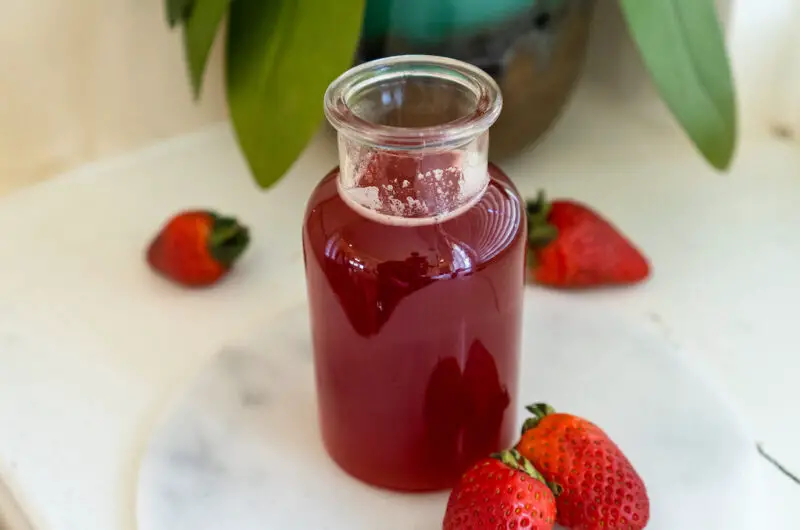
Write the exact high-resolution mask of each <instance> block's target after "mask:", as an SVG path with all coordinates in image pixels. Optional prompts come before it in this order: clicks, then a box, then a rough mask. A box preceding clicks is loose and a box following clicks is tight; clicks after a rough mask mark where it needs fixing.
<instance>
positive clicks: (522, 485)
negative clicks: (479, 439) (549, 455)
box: [442, 449, 556, 530]
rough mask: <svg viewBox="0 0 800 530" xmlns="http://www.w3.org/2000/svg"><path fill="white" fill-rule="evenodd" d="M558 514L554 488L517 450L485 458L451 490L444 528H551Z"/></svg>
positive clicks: (484, 529)
mask: <svg viewBox="0 0 800 530" xmlns="http://www.w3.org/2000/svg"><path fill="white" fill-rule="evenodd" d="M555 516H556V503H555V499H554V497H553V492H552V491H550V488H549V487H548V486H547V484H545V482H544V480H543V479H542V477H541V475H540V474H539V473H538V472H537V471H536V469H535V468H534V467H533V466H532V465H531V463H530V462H528V461H527V460H525V459H524V458H522V457H521V456H520V454H519V453H518V452H517V451H515V450H513V449H512V450H510V451H504V452H502V453H499V454H496V455H493V456H491V457H488V458H484V459H482V460H480V461H479V462H477V463H476V464H475V465H474V466H472V467H471V468H470V469H469V470H467V472H466V473H464V475H463V476H462V477H461V480H460V481H459V482H458V484H456V487H455V488H453V491H452V492H451V493H450V499H449V500H448V501H447V511H446V512H445V515H444V521H443V523H442V529H443V530H496V529H497V528H510V529H519V530H550V529H551V528H553V523H554V521H555Z"/></svg>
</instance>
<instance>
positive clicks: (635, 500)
mask: <svg viewBox="0 0 800 530" xmlns="http://www.w3.org/2000/svg"><path fill="white" fill-rule="evenodd" d="M528 410H529V411H530V412H531V413H532V414H533V415H534V416H533V417H532V418H529V419H528V420H527V421H526V422H525V425H524V426H523V431H522V437H521V439H520V441H519V443H518V444H517V450H518V451H519V452H520V454H521V455H523V456H524V457H525V458H527V459H529V460H530V461H531V463H532V464H533V465H534V466H535V467H536V468H537V469H538V470H540V471H541V473H542V475H543V476H544V478H545V479H546V480H547V481H548V482H549V483H551V484H552V485H553V486H554V487H556V488H559V489H560V490H561V491H560V494H559V495H558V497H557V499H556V505H557V506H558V519H557V520H558V524H560V525H562V526H566V527H567V528H571V529H573V530H614V529H624V530H641V529H642V528H644V527H645V526H646V525H647V521H648V520H649V519H650V501H649V499H648V497H647V490H646V488H645V485H644V482H643V481H642V479H641V478H640V477H639V475H638V474H637V473H636V470H635V469H634V468H633V466H632V465H631V463H630V462H629V461H628V459H627V458H626V457H625V455H624V454H623V453H622V451H621V450H620V448H619V447H617V445H616V444H615V443H614V442H612V441H611V439H610V438H609V437H608V436H607V435H606V433H605V432H603V431H602V429H600V427H598V426H596V425H594V424H593V423H591V422H589V421H587V420H585V419H583V418H579V417H577V416H573V415H571V414H558V413H556V412H555V411H554V410H553V408H552V407H550V406H549V405H545V404H543V403H539V404H536V405H531V406H530V407H528Z"/></svg>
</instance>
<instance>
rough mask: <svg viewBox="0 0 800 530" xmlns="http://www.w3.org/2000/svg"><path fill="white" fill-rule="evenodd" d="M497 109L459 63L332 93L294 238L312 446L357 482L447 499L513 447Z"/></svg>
mask: <svg viewBox="0 0 800 530" xmlns="http://www.w3.org/2000/svg"><path fill="white" fill-rule="evenodd" d="M501 106H502V101H501V95H500V91H499V88H498V86H497V85H496V84H495V82H494V81H493V80H492V78H491V77H490V76H489V75H487V74H486V73H484V72H483V71H481V70H479V69H478V68H476V67H474V66H471V65H469V64H467V63H463V62H460V61H456V60H452V59H447V58H443V57H432V56H396V57H390V58H387V59H380V60H376V61H373V62H369V63H364V64H361V65H359V66H357V67H355V68H353V69H351V70H349V71H348V72H346V73H345V74H343V75H342V76H341V77H339V78H338V79H337V80H336V81H334V82H333V83H332V84H331V86H330V87H329V88H328V91H327V93H326V95H325V113H326V116H327V118H328V121H329V122H330V123H331V125H333V127H334V128H335V129H336V131H337V135H338V144H339V167H338V168H336V169H334V170H333V171H331V172H330V173H329V174H328V175H326V176H325V177H324V178H323V179H322V181H321V182H320V183H319V184H318V186H317V187H316V188H315V190H314V191H313V193H312V195H311V198H310V200H309V203H308V207H307V210H306V216H305V221H304V226H303V248H304V256H305V267H306V279H307V286H308V299H309V306H310V318H311V332H312V338H313V348H314V362H315V372H316V383H317V393H318V405H319V417H320V424H321V430H322V437H323V441H324V444H325V447H326V448H327V450H328V452H329V454H330V455H331V457H332V458H333V459H334V460H335V461H336V462H337V463H338V464H339V465H340V466H341V467H342V468H343V469H344V470H345V471H347V472H348V473H350V474H351V475H353V476H355V477H357V478H359V479H361V480H363V481H365V482H368V483H370V484H373V485H376V486H380V487H386V488H390V489H396V490H405V491H425V490H437V489H443V488H447V487H450V486H452V485H453V483H454V482H455V480H456V479H457V478H458V477H459V476H460V474H461V473H462V472H463V471H464V470H465V468H466V467H468V466H469V465H471V464H472V463H474V461H476V460H477V459H479V458H481V457H483V456H486V455H488V454H489V453H491V452H493V451H496V450H498V449H500V448H503V447H507V446H508V445H509V444H510V443H511V442H512V441H513V438H514V436H515V434H516V430H517V428H516V418H515V410H516V395H517V373H518V365H519V355H520V351H519V350H520V340H521V337H520V335H521V329H520V326H521V316H522V315H521V313H522V294H523V288H524V279H525V248H526V230H527V227H526V222H525V211H524V206H523V202H522V200H521V199H520V196H519V194H518V193H517V191H516V189H515V188H514V186H513V184H512V183H511V181H510V180H509V179H508V178H507V177H506V176H505V175H504V174H503V173H502V172H501V171H500V169H498V168H497V167H495V166H493V165H491V164H489V163H488V159H487V157H488V147H489V138H488V130H489V127H490V126H491V125H492V123H493V122H494V121H495V120H496V119H497V116H498V114H499V113H500V110H501Z"/></svg>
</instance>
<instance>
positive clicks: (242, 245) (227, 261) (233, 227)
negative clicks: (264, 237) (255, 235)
mask: <svg viewBox="0 0 800 530" xmlns="http://www.w3.org/2000/svg"><path fill="white" fill-rule="evenodd" d="M212 215H213V217H214V226H213V227H212V229H211V234H210V235H209V237H208V251H209V253H210V254H211V256H212V257H213V258H214V259H215V260H217V262H219V263H220V264H221V265H223V266H225V267H230V266H232V265H233V264H234V262H235V261H236V260H237V259H239V256H241V255H242V253H243V252H244V251H245V249H246V248H247V245H248V244H249V243H250V231H249V230H248V228H247V227H246V226H244V225H241V224H239V221H237V220H236V219H235V218H233V217H224V216H220V215H216V214H212Z"/></svg>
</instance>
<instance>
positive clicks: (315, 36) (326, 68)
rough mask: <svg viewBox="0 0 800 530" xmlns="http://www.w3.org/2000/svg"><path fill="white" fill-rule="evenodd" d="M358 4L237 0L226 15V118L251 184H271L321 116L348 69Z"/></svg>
mask: <svg viewBox="0 0 800 530" xmlns="http://www.w3.org/2000/svg"><path fill="white" fill-rule="evenodd" d="M363 10H364V0H235V1H233V2H232V3H231V8H230V14H229V17H228V47H227V93H228V108H229V110H230V115H231V120H232V121H233V126H234V129H235V130H236V134H237V136H238V139H239V146H240V147H241V149H242V151H243V152H244V155H245V157H246V158H247V162H248V164H249V166H250V169H251V171H252V172H253V176H254V178H255V180H256V182H257V183H258V184H259V185H260V186H261V187H263V188H267V187H269V186H271V185H272V184H274V183H275V182H277V181H278V180H279V179H280V178H281V177H282V176H283V174H284V173H285V172H286V171H287V170H288V169H289V168H290V167H291V166H292V164H293V163H294V161H295V160H296V159H297V157H298V156H299V155H300V154H301V153H302V151H303V149H304V148H305V146H306V145H307V144H308V142H309V140H310V139H311V137H312V136H313V135H314V133H315V132H316V130H317V128H318V126H319V124H320V121H321V119H322V115H323V113H322V98H323V95H324V94H325V89H326V88H327V86H328V84H329V83H330V82H331V81H333V79H335V78H336V77H337V76H338V75H339V74H341V73H342V72H343V71H344V70H346V69H347V68H349V67H350V66H351V65H352V61H353V58H354V54H355V50H356V45H357V43H358V39H359V34H360V29H361V21H362V15H363Z"/></svg>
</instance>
